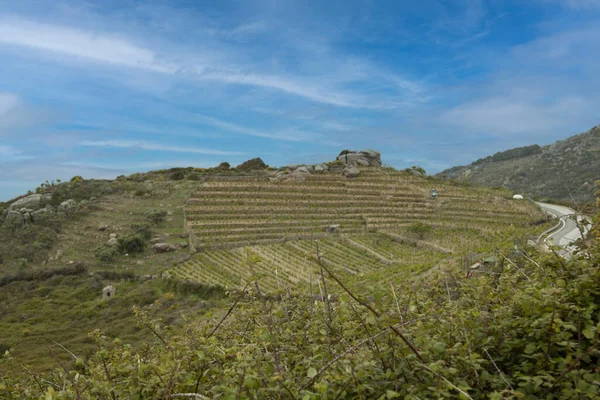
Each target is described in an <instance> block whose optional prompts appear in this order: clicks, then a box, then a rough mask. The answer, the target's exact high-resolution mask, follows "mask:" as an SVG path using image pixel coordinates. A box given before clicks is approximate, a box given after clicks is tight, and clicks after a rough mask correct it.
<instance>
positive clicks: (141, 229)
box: [131, 223, 152, 240]
mask: <svg viewBox="0 0 600 400" xmlns="http://www.w3.org/2000/svg"><path fill="white" fill-rule="evenodd" d="M131 229H133V231H134V233H136V234H138V235H140V236H141V237H143V238H144V239H145V240H150V238H151V237H152V231H151V230H150V225H148V224H147V223H141V224H133V225H131Z"/></svg>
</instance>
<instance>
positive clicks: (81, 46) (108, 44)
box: [0, 17, 176, 73]
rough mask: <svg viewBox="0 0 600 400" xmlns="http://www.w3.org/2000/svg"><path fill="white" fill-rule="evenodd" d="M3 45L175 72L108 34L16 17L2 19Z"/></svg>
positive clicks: (144, 51)
mask: <svg viewBox="0 0 600 400" xmlns="http://www.w3.org/2000/svg"><path fill="white" fill-rule="evenodd" d="M0 43H5V44H10V45H14V46H25V47H31V48H36V49H40V50H46V51H52V52H57V53H63V54H67V55H71V56H75V57H81V58H85V59H89V60H93V61H97V62H103V63H108V64H115V65H122V66H126V67H134V68H143V69H148V70H152V71H156V72H163V73H174V72H175V71H176V69H175V68H174V67H173V66H168V65H166V64H165V63H161V62H159V61H158V60H157V57H156V55H155V54H154V53H153V52H152V51H150V50H148V49H145V48H143V47H139V46H136V45H134V44H132V43H130V42H128V41H126V40H124V39H121V38H118V37H112V36H111V35H107V34H99V33H96V32H88V31H85V30H79V29H73V28H66V27H60V26H54V25H47V24H41V23H37V22H32V21H28V20H24V19H20V18H16V17H3V18H1V19H0Z"/></svg>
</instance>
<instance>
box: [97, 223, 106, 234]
mask: <svg viewBox="0 0 600 400" xmlns="http://www.w3.org/2000/svg"><path fill="white" fill-rule="evenodd" d="M106 229H108V225H107V224H102V225H100V226H99V227H98V230H99V231H101V232H104V231H105V230H106Z"/></svg>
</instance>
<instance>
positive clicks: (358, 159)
mask: <svg viewBox="0 0 600 400" xmlns="http://www.w3.org/2000/svg"><path fill="white" fill-rule="evenodd" d="M342 153H343V154H340V155H339V156H338V158H337V159H338V160H339V161H341V162H342V163H343V164H345V165H363V166H372V167H381V165H382V164H381V153H379V152H378V151H375V150H372V149H367V150H361V151H358V152H357V151H351V150H349V151H346V152H342Z"/></svg>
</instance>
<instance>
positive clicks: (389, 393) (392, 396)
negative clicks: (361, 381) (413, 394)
mask: <svg viewBox="0 0 600 400" xmlns="http://www.w3.org/2000/svg"><path fill="white" fill-rule="evenodd" d="M385 397H386V398H388V399H395V398H397V397H400V393H398V392H394V391H393V390H388V391H386V392H385Z"/></svg>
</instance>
